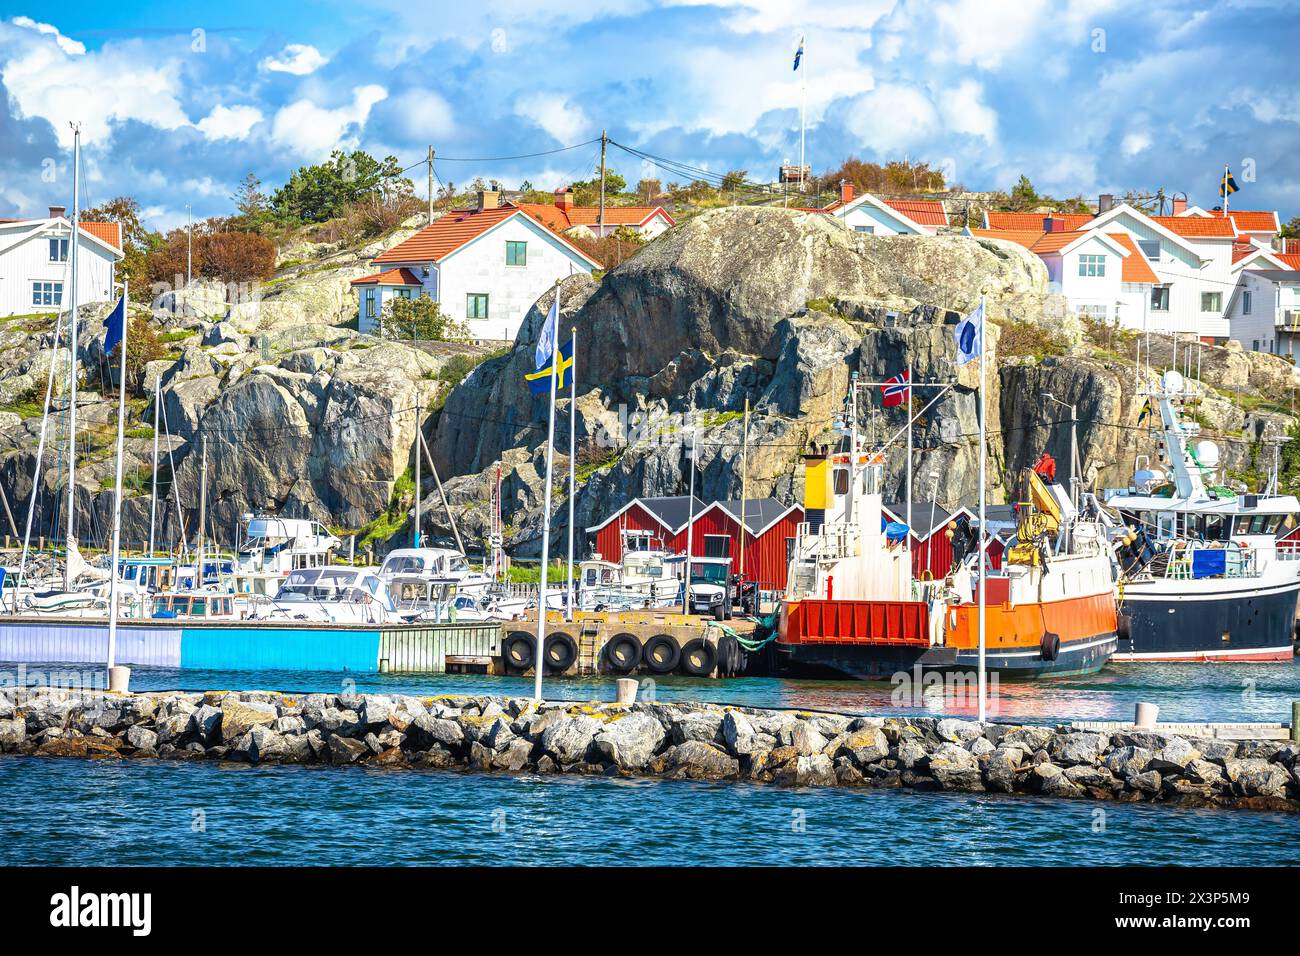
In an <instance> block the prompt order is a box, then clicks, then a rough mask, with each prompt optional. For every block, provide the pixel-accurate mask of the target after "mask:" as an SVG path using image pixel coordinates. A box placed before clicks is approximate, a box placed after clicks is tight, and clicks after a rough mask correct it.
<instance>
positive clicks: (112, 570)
mask: <svg viewBox="0 0 1300 956" xmlns="http://www.w3.org/2000/svg"><path fill="white" fill-rule="evenodd" d="M127 291H128V290H127V283H126V282H125V281H124V282H123V283H122V338H121V349H122V352H121V355H122V357H121V359H120V360H119V361H118V363H117V366H118V373H117V374H118V376H119V377H120V378H121V381H120V382H119V383H118V392H117V477H116V480H115V482H114V490H113V554H112V558H111V559H110V560H109V565H108V569H109V572H108V573H109V577H108V687H109V689H110V690H113V689H115V688H114V683H115V682H114V680H113V672H114V670H116V668H117V660H116V658H117V590H118V588H117V579H118V567H117V564H118V560H119V557H120V555H121V553H122V451H123V445H124V443H125V428H124V423H125V421H126V342H127V326H128V325H129V324H130V323H129V322H128V321H127V319H128V316H127V309H126V301H127ZM200 573H201V572H200ZM121 689H122V690H125V689H126V688H125V687H123V688H121Z"/></svg>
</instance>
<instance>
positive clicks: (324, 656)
mask: <svg viewBox="0 0 1300 956" xmlns="http://www.w3.org/2000/svg"><path fill="white" fill-rule="evenodd" d="M500 633H501V629H500V627H499V626H498V625H496V624H433V625H430V624H422V625H396V626H387V627H374V626H357V627H353V626H347V625H306V626H304V625H300V624H292V623H284V622H278V621H277V622H258V623H256V624H254V623H251V622H247V621H243V622H235V623H224V622H213V623H198V624H194V623H189V622H187V623H185V624H182V625H179V626H178V625H177V624H176V623H175V622H173V621H124V622H122V623H120V624H119V625H118V632H117V655H116V656H117V661H118V663H121V664H127V665H132V664H134V665H149V666H155V667H177V668H181V669H195V670H320V671H351V672H357V673H376V672H378V671H379V670H380V660H381V659H382V660H384V661H385V669H387V670H390V671H393V672H426V673H440V672H442V671H443V670H444V669H445V667H446V657H447V655H449V654H450V655H463V656H473V657H494V656H496V655H497V654H498V653H499V647H500ZM107 655H108V625H107V623H105V622H102V621H83V620H77V619H62V620H59V619H51V618H31V617H27V618H22V617H11V618H0V661H11V662H14V663H29V664H36V663H50V662H61V663H84V664H102V663H103V662H104V661H105V660H106V658H107Z"/></svg>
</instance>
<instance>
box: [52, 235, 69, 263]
mask: <svg viewBox="0 0 1300 956" xmlns="http://www.w3.org/2000/svg"><path fill="white" fill-rule="evenodd" d="M50 261H51V262H67V261H68V240H67V239H51V240H50Z"/></svg>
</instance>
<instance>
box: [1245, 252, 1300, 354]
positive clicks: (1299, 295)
mask: <svg viewBox="0 0 1300 956" xmlns="http://www.w3.org/2000/svg"><path fill="white" fill-rule="evenodd" d="M1237 268H1238V269H1239V270H1240V271H1239V273H1238V278H1237V284H1236V286H1235V287H1234V288H1233V290H1232V297H1231V298H1230V300H1229V302H1228V326H1229V328H1230V330H1231V331H1230V335H1231V337H1232V338H1234V339H1236V340H1237V341H1238V342H1240V343H1241V346H1242V348H1245V349H1250V350H1251V351H1253V352H1273V353H1275V354H1278V355H1289V356H1291V358H1292V359H1297V358H1300V255H1283V254H1280V253H1275V252H1272V251H1271V250H1267V249H1260V248H1255V249H1254V250H1253V251H1251V252H1249V253H1247V254H1246V255H1243V256H1242V258H1241V259H1240V261H1239V262H1238V263H1237Z"/></svg>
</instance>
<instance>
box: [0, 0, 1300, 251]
mask: <svg viewBox="0 0 1300 956" xmlns="http://www.w3.org/2000/svg"><path fill="white" fill-rule="evenodd" d="M22 2H24V0H18V2H17V3H16V2H15V0H4V5H5V6H6V7H14V6H18V5H19V4H20V3H22ZM800 37H803V38H804V42H805V59H804V66H803V67H802V68H801V72H802V73H803V74H804V75H803V76H802V77H801V76H800V73H796V72H794V71H793V70H792V62H793V54H794V50H795V48H796V47H797V46H798V44H799V40H800ZM1297 37H1300V2H1297V0H1220V2H1217V3H1210V2H1201V3H1192V2H1183V0H1148V2H1145V3H1143V4H1133V3H1124V2H1121V0H927V2H912V0H816V2H814V0H807V2H800V0H715V2H706V0H527V2H516V0H475V2H470V3H465V2H457V3H452V2H448V0H432V2H422V3H411V2H410V0H372V2H369V3H366V2H363V0H346V2H336V0H326V2H316V3H297V4H276V3H270V2H266V0H262V2H252V0H222V2H221V3H215V4H214V3H210V2H209V3H201V4H200V3H191V2H188V0H171V2H167V3H162V2H157V0H141V2H134V3H129V4H126V3H119V4H106V3H81V2H70V3H69V2H65V3H60V4H43V5H31V8H30V10H29V11H28V12H27V13H22V12H12V13H11V12H8V11H5V12H0V88H2V89H3V92H4V96H3V101H2V103H0V217H6V218H17V217H23V216H36V215H44V214H45V211H46V208H47V207H48V206H49V205H53V204H57V205H68V206H70V205H71V195H72V185H71V175H70V172H71V145H72V131H71V125H70V124H71V123H73V122H80V124H81V128H82V143H83V166H82V168H83V174H84V175H83V196H82V202H83V205H86V206H89V205H93V204H95V203H98V202H102V201H104V200H106V199H109V198H111V197H114V196H118V195H130V196H134V197H135V198H136V199H137V200H139V202H140V204H141V206H142V207H143V209H144V212H145V218H146V222H147V223H148V224H149V225H150V226H151V227H153V228H160V229H166V228H171V227H174V226H176V225H179V224H181V223H183V222H184V221H185V216H186V212H185V207H186V205H187V204H188V205H190V206H191V207H192V208H193V212H194V215H195V216H196V217H204V216H209V215H224V214H229V213H230V212H231V211H232V202H231V198H230V197H231V194H232V193H233V192H234V190H235V188H236V185H237V184H238V182H239V181H240V180H241V179H242V178H243V177H244V175H245V174H247V173H248V172H250V171H251V172H253V173H255V174H256V175H257V176H258V177H259V178H260V179H261V180H262V181H263V183H264V184H266V185H267V186H268V187H271V188H274V187H275V186H277V185H279V184H280V183H282V182H283V181H284V180H285V179H286V178H287V177H288V175H289V173H291V172H292V171H293V170H294V169H295V168H297V167H298V166H301V165H303V164H307V163H313V162H318V161H320V160H322V159H324V158H326V157H327V156H328V155H329V153H330V151H331V150H332V149H335V148H355V147H359V148H362V149H365V150H367V151H369V152H371V153H373V154H375V155H376V156H386V155H390V154H391V155H393V156H396V157H397V158H398V159H399V160H400V161H401V163H402V165H403V166H406V165H410V164H413V163H416V162H418V161H420V160H421V159H422V158H423V156H424V155H425V152H426V149H427V147H428V146H429V145H432V146H433V147H434V149H435V150H436V152H437V156H438V160H437V162H436V164H435V170H436V172H437V176H438V179H439V181H440V182H442V183H447V182H452V183H460V184H464V183H468V182H470V181H471V180H472V179H473V178H474V177H475V176H482V177H484V178H485V179H488V178H494V179H497V180H499V181H501V182H502V183H504V184H505V185H506V186H508V187H514V186H518V185H519V184H520V183H522V182H523V181H525V180H526V181H528V182H530V183H531V184H532V185H533V186H534V187H536V188H555V187H557V186H560V185H564V184H567V183H568V182H571V181H573V180H575V179H587V178H590V176H591V175H592V174H593V173H594V171H595V169H596V166H597V163H598V156H599V146H598V144H597V143H593V142H592V140H595V139H597V138H598V137H599V136H600V134H601V130H602V129H606V130H608V134H609V137H610V139H611V140H612V141H614V142H615V143H619V144H622V145H626V146H629V147H632V148H634V149H636V150H638V151H640V152H643V153H649V154H652V155H654V156H660V157H666V158H669V159H672V160H675V161H678V162H683V163H688V164H691V165H693V166H698V167H702V168H706V169H709V170H712V171H716V172H717V173H722V172H725V171H727V170H729V169H745V170H747V171H748V173H749V177H750V178H751V179H754V180H760V181H771V180H773V179H775V178H776V171H777V167H778V166H779V165H780V163H781V162H782V161H783V160H789V161H791V162H794V161H797V159H798V156H799V112H800V103H801V99H804V98H805V97H806V100H805V102H806V117H807V139H806V142H807V160H808V162H809V163H810V164H811V165H812V167H813V169H814V171H815V172H817V173H822V172H825V171H827V170H831V169H835V168H837V167H838V166H839V164H840V162H841V161H842V160H843V159H844V158H846V157H848V156H851V155H853V156H858V157H860V158H862V159H866V160H874V161H884V160H888V159H898V158H903V157H909V158H911V159H914V160H925V161H927V162H929V163H931V164H932V165H935V166H938V167H940V168H942V169H943V170H944V171H945V173H946V174H947V175H948V178H949V181H950V182H953V181H955V182H959V183H961V184H963V185H964V186H966V187H967V188H969V189H975V190H991V189H1009V188H1010V187H1011V186H1012V185H1013V184H1014V183H1015V182H1016V180H1017V179H1018V178H1019V176H1020V175H1021V174H1024V175H1027V176H1028V177H1029V178H1030V179H1031V180H1032V182H1033V183H1034V185H1035V186H1036V187H1037V188H1038V190H1039V191H1040V192H1043V193H1048V194H1051V195H1055V196H1074V195H1083V196H1085V197H1087V198H1095V197H1096V196H1097V195H1098V194H1099V193H1103V192H1113V193H1123V192H1124V191H1126V190H1128V189H1133V190H1138V191H1148V192H1149V191H1154V190H1155V189H1157V188H1159V187H1163V188H1164V189H1165V190H1166V192H1168V193H1171V194H1172V193H1186V194H1187V195H1188V197H1189V199H1190V200H1191V202H1192V203H1195V204H1199V205H1202V206H1204V207H1206V208H1209V207H1211V206H1214V205H1216V204H1218V202H1219V200H1218V195H1217V190H1218V182H1219V178H1220V176H1221V174H1222V169H1223V166H1224V164H1225V163H1227V164H1229V165H1230V166H1231V168H1232V170H1233V173H1234V175H1235V177H1236V180H1237V183H1238V184H1239V186H1240V187H1241V191H1240V192H1239V193H1237V194H1236V195H1235V196H1234V197H1233V200H1232V202H1233V204H1234V205H1236V206H1237V207H1239V208H1243V209H1244V208H1261V209H1278V210H1279V211H1280V212H1281V213H1282V217H1283V221H1286V220H1287V219H1290V218H1291V217H1292V216H1295V215H1300V151H1298V150H1297V149H1296V143H1297V142H1298V141H1300V139H1298V136H1297V134H1300V83H1296V82H1295V81H1294V75H1295V68H1294V62H1295V61H1294V43H1295V40H1296V38H1297ZM805 84H806V92H805V89H804V87H805ZM576 144H585V145H580V146H577V148H573V149H563V147H567V146H575V145H576ZM526 154H529V155H527V156H526V158H518V159H506V160H501V159H498V158H499V157H522V156H525V155H526ZM466 160H472V161H466ZM608 163H609V167H610V168H612V169H614V170H616V171H618V172H619V173H620V174H621V175H623V176H624V177H625V178H626V179H627V180H628V181H629V182H630V183H635V182H636V181H637V180H639V179H642V178H657V179H660V180H661V181H662V182H664V183H665V184H666V183H668V182H674V181H682V179H683V177H681V176H680V175H676V174H673V173H671V172H668V171H665V170H663V169H660V168H658V167H657V166H656V164H654V163H653V161H651V160H646V159H643V158H641V157H638V156H633V155H630V154H628V153H625V152H623V151H622V150H621V149H620V148H619V147H618V146H612V147H611V148H610V153H609V158H608ZM411 175H412V176H413V178H414V179H415V181H416V186H417V189H418V190H420V191H421V192H422V191H423V189H424V177H423V170H421V169H420V168H418V167H417V168H416V169H414V170H412V173H411Z"/></svg>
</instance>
